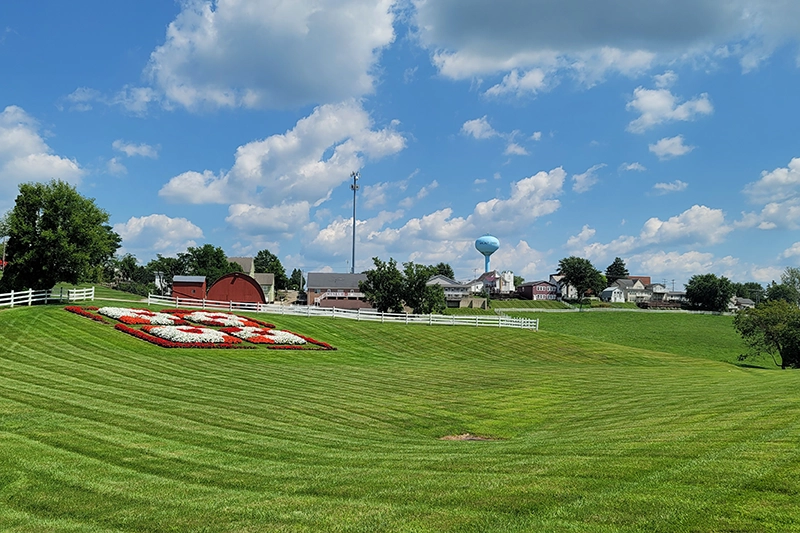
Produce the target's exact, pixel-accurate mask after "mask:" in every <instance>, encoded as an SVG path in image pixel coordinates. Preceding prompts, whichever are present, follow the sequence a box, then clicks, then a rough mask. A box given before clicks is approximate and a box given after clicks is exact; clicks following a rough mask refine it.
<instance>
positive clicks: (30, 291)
mask: <svg viewBox="0 0 800 533" xmlns="http://www.w3.org/2000/svg"><path fill="white" fill-rule="evenodd" d="M32 303H33V289H28V307H30V306H31V304H32Z"/></svg>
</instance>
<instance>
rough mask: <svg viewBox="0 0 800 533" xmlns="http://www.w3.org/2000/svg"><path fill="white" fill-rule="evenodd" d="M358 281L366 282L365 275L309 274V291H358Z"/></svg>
mask: <svg viewBox="0 0 800 533" xmlns="http://www.w3.org/2000/svg"><path fill="white" fill-rule="evenodd" d="M359 281H367V275H366V274H349V273H348V274H336V273H333V272H309V273H308V288H309V289H358V282H359Z"/></svg>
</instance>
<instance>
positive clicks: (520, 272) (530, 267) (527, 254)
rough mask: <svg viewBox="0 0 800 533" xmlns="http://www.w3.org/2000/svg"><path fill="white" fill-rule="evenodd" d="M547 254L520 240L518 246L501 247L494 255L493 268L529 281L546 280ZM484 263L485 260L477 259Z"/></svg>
mask: <svg viewBox="0 0 800 533" xmlns="http://www.w3.org/2000/svg"><path fill="white" fill-rule="evenodd" d="M545 258H546V254H544V253H543V252H541V251H539V250H536V249H534V248H531V247H530V245H529V244H528V242H527V241H524V240H520V241H519V242H517V245H516V246H513V247H510V246H501V247H500V249H499V250H497V252H495V253H494V254H493V255H492V268H494V269H495V270H511V271H513V272H514V274H515V275H517V276H522V277H524V278H525V279H526V280H528V281H535V280H538V279H545V278H546V277H547V276H548V274H549V272H547V271H546V270H545V265H544V261H545ZM474 260H477V261H482V260H483V258H478V257H477V256H476V257H475V259H474Z"/></svg>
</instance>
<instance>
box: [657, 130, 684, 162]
mask: <svg viewBox="0 0 800 533" xmlns="http://www.w3.org/2000/svg"><path fill="white" fill-rule="evenodd" d="M683 140H684V139H683V135H676V136H675V137H664V138H663V139H661V140H659V141H658V142H656V143H655V144H651V145H649V146H648V148H649V149H650V151H651V152H653V153H654V154H656V156H658V158H659V159H660V160H662V161H664V160H666V159H672V158H674V157H680V156H682V155H686V154H688V153H689V152H691V151H692V150H694V146H689V145H687V144H684V142H683Z"/></svg>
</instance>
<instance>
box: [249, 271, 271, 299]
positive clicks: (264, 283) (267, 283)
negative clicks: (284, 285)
mask: <svg viewBox="0 0 800 533" xmlns="http://www.w3.org/2000/svg"><path fill="white" fill-rule="evenodd" d="M251 277H252V278H253V279H254V280H256V282H257V283H258V284H259V285H260V286H261V290H262V291H264V297H265V298H266V299H267V303H272V302H274V301H275V274H264V273H261V272H256V273H255V274H253V275H252V276H251Z"/></svg>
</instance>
